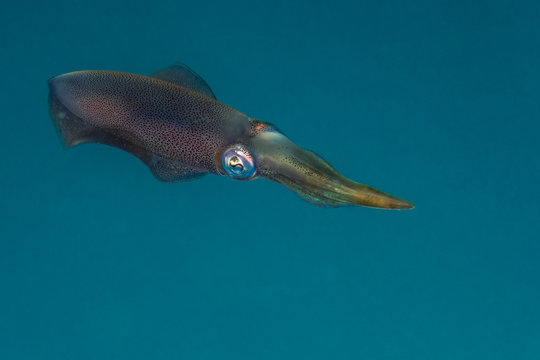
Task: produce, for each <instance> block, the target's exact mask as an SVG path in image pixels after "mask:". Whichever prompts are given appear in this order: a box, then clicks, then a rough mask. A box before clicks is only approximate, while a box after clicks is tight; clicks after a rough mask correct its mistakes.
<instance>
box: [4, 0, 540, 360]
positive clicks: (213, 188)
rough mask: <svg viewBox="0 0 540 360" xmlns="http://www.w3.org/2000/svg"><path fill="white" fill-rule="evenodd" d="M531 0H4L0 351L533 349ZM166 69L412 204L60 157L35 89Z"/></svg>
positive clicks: (537, 116)
mask: <svg viewBox="0 0 540 360" xmlns="http://www.w3.org/2000/svg"><path fill="white" fill-rule="evenodd" d="M539 15H540V5H539V3H538V2H536V1H517V2H515V1H472V2H469V1H458V2H456V1H407V2H404V1H373V2H369V3H368V2H344V1H331V2H320V1H290V0H289V1H268V2H266V3H259V2H253V1H227V2H221V3H219V2H205V1H201V2H193V1H190V2H184V1H168V2H162V1H139V2H137V1H135V2H127V1H126V2H115V1H93V2H80V1H52V2H45V1H40V2H34V3H31V4H30V3H24V2H10V3H7V4H4V5H3V6H2V12H1V15H0V29H1V38H0V42H1V50H2V51H1V53H2V54H1V56H0V64H1V67H0V69H1V70H0V71H1V72H2V83H1V87H0V88H1V91H2V96H1V101H2V103H1V105H2V120H1V130H2V140H1V149H2V166H1V170H0V175H1V177H0V182H1V183H0V185H1V193H0V194H1V220H0V221H1V229H0V237H1V238H0V291H1V292H0V358H1V359H3V360H8V359H9V360H11V359H130V360H134V359H235V360H237V359H452V360H454V359H540V224H539V220H540V205H539V200H540V196H539V192H538V186H539V184H540V160H539V158H540V146H539V140H538V139H539V130H540V126H539V124H540V123H539V121H540V105H539V104H540V85H539V84H540V71H539V69H540V66H539V64H540V16H539ZM174 61H182V62H184V63H186V64H188V65H189V66H191V67H192V68H193V69H195V70H196V71H197V72H198V73H200V74H201V76H203V77H204V78H205V79H206V80H207V81H208V83H209V84H210V85H211V86H212V88H213V90H214V92H215V93H216V94H217V96H218V98H219V99H220V100H221V101H223V102H225V103H227V104H229V105H231V106H233V107H235V108H237V109H239V110H241V111H243V112H245V113H247V114H249V115H250V116H253V117H258V118H261V119H264V120H266V121H270V122H273V123H275V124H277V125H278V126H279V127H280V129H281V130H283V131H284V132H285V133H286V134H287V135H288V136H289V137H290V138H292V139H293V140H294V141H296V142H297V143H298V144H300V145H301V146H304V147H306V148H309V149H313V150H315V151H316V152H318V153H319V154H321V155H323V156H324V157H325V158H327V159H328V160H329V161H330V162H331V163H332V164H334V165H335V167H336V168H338V169H339V170H341V171H342V172H343V173H344V174H345V175H347V176H349V177H351V178H353V179H356V180H358V181H361V182H364V183H367V184H370V185H372V186H375V187H378V188H381V189H383V190H385V191H388V192H391V193H392V194H395V195H397V196H400V197H403V198H406V199H409V200H411V201H414V202H415V204H416V206H417V208H416V209H415V210H413V211H401V212H390V211H380V210H373V209H366V208H340V209H320V208H317V207H314V206H312V205H310V204H308V203H305V202H303V201H302V200H300V199H299V198H297V197H296V196H295V195H294V194H293V193H291V192H290V191H288V190H286V189H285V188H284V187H282V186H280V185H278V184H275V183H271V182H268V181H264V180H259V181H254V182H250V183H244V182H235V181H232V180H229V179H225V178H220V177H217V176H207V177H205V178H203V179H201V180H199V181H194V182H189V183H180V184H165V183H160V182H158V181H157V180H156V179H154V178H153V177H152V175H151V174H150V172H149V171H148V169H147V168H146V167H145V166H144V165H143V164H142V163H140V162H139V161H138V160H137V159H136V158H134V157H132V156H130V155H129V154H127V153H123V152H121V151H119V150H117V149H113V148H108V147H105V146H100V145H85V146H81V147H78V148H74V149H70V150H69V151H65V150H63V149H62V147H61V146H60V142H59V139H58V137H57V134H55V131H54V128H53V126H52V123H51V121H50V119H49V116H48V109H47V102H46V99H47V86H46V80H47V79H48V78H50V77H52V76H55V75H58V74H61V73H65V72H69V71H73V70H79V69H109V70H121V71H127V72H134V73H142V74H149V73H152V72H153V71H154V70H156V69H158V68H161V67H164V66H167V65H169V64H170V63H172V62H174Z"/></svg>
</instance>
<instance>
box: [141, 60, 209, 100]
mask: <svg viewBox="0 0 540 360" xmlns="http://www.w3.org/2000/svg"><path fill="white" fill-rule="evenodd" d="M151 76H152V77H154V78H156V79H160V80H163V81H168V82H170V83H173V84H175V85H179V86H183V87H185V88H188V89H191V90H193V91H196V92H198V93H201V94H203V95H206V96H208V97H210V98H212V99H216V95H214V92H213V91H212V89H210V86H208V84H207V83H206V81H204V79H203V78H202V77H200V76H199V75H197V73H196V72H195V71H193V70H191V69H190V68H189V67H188V66H187V65H184V64H182V63H175V64H174V65H172V66H169V67H167V68H165V69H162V70H159V71H157V72H155V73H153V74H152V75H151Z"/></svg>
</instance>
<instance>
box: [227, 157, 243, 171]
mask: <svg viewBox="0 0 540 360" xmlns="http://www.w3.org/2000/svg"><path fill="white" fill-rule="evenodd" d="M229 165H230V166H231V167H232V168H233V170H234V172H236V173H240V172H242V171H244V164H242V161H241V160H240V159H239V158H238V156H233V157H231V159H230V160H229Z"/></svg>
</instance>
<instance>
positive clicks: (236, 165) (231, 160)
mask: <svg viewBox="0 0 540 360" xmlns="http://www.w3.org/2000/svg"><path fill="white" fill-rule="evenodd" d="M221 164H222V165H223V169H225V171H226V172H227V175H229V176H230V177H232V178H233V179H249V178H251V177H252V176H253V175H255V170H256V169H255V161H254V160H253V157H252V156H251V154H250V153H249V152H248V151H247V150H246V149H245V148H244V147H243V146H239V145H236V146H233V147H230V148H228V149H227V150H225V152H224V153H223V156H222V157H221Z"/></svg>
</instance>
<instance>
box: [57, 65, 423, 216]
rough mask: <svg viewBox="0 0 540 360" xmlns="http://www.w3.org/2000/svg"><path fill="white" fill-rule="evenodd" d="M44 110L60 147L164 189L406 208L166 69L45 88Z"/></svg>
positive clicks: (196, 81) (184, 71) (186, 72)
mask: <svg viewBox="0 0 540 360" xmlns="http://www.w3.org/2000/svg"><path fill="white" fill-rule="evenodd" d="M48 85H49V110H50V114H51V117H52V119H53V123H54V124H55V126H56V128H57V129H58V132H59V133H60V136H61V138H62V140H63V143H64V145H65V146H66V147H73V146H76V145H80V144H85V143H100V144H105V145H109V146H113V147H116V148H119V149H121V150H124V151H126V152H128V153H131V154H133V155H134V156H136V157H138V158H139V159H140V160H141V161H142V162H144V163H145V164H146V165H147V166H148V168H149V169H150V170H151V172H152V173H153V175H154V176H155V177H156V178H157V179H159V180H161V181H165V182H182V181H189V180H195V179H199V178H201V177H202V176H204V175H206V174H209V173H210V174H216V175H220V176H226V177H229V178H231V179H234V180H240V181H249V180H254V179H257V178H266V179H269V180H272V181H275V182H278V183H280V184H283V185H285V186H286V187H287V188H289V189H290V190H292V191H294V192H295V193H297V194H298V195H300V196H301V197H303V198H304V199H305V200H307V201H309V202H311V203H313V204H315V205H318V206H321V207H338V206H345V205H359V206H367V207H373V208H381V209H412V208H413V207H414V205H413V204H412V203H411V202H409V201H406V200H402V199H399V198H397V197H394V196H392V195H389V194H387V193H384V192H382V191H380V190H377V189H374V188H372V187H369V186H367V185H363V184H360V183H357V182H355V181H352V180H350V179H348V178H346V177H345V176H343V175H341V174H340V173H339V172H338V171H337V170H336V169H335V168H334V167H333V166H332V165H330V164H329V163H328V162H327V161H326V160H324V159H323V158H322V157H320V156H319V155H317V154H316V153H314V152H312V151H309V150H305V149H303V148H301V147H299V146H298V145H296V144H295V143H294V142H292V141H291V140H290V139H289V138H288V137H287V136H285V134H283V133H282V132H281V131H280V130H279V129H278V128H277V127H276V126H274V125H273V124H271V123H269V122H265V121H262V120H259V119H255V118H251V117H249V116H247V115H246V114H244V113H242V112H240V111H238V110H236V109H234V108H232V107H230V106H228V105H226V104H224V103H222V102H219V101H218V100H217V99H216V96H215V95H214V93H213V91H212V90H211V89H210V87H209V86H208V84H207V83H206V81H204V80H203V79H202V78H201V77H200V76H199V75H197V74H196V73H195V72H194V71H193V70H191V69H190V68H189V67H187V66H186V65H183V64H174V65H173V66H170V67H167V68H165V69H162V70H160V71H157V72H156V73H154V74H152V75H151V76H143V75H137V74H131V73H125V72H118V71H103V70H87V71H75V72H70V73H67V74H63V75H59V76H56V77H54V78H52V79H50V80H49V81H48Z"/></svg>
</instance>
